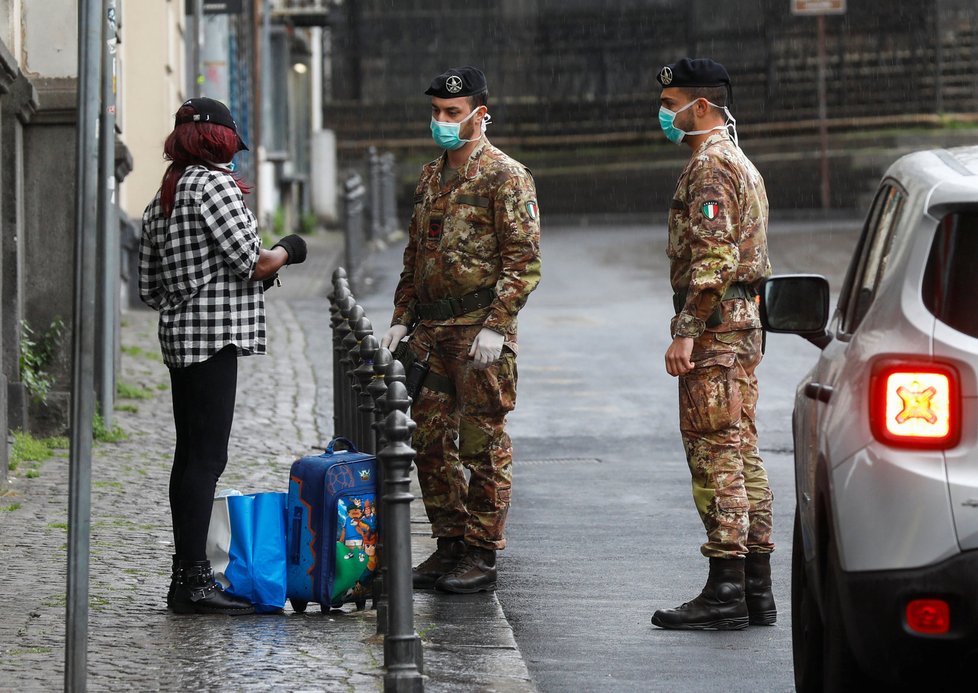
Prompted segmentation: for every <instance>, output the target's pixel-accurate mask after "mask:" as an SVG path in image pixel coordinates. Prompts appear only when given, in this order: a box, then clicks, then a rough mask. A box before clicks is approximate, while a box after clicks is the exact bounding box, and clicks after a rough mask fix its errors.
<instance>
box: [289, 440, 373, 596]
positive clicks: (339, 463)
mask: <svg viewBox="0 0 978 693" xmlns="http://www.w3.org/2000/svg"><path fill="white" fill-rule="evenodd" d="M337 443H343V444H345V445H346V446H347V447H348V448H349V449H348V450H342V451H341V450H335V449H334V448H335V445H336V444H337ZM376 479H377V460H376V458H375V457H374V456H373V455H368V454H365V453H361V452H357V449H356V448H355V447H354V445H353V443H351V442H350V441H348V440H347V439H345V438H334V439H333V440H332V441H330V443H329V445H328V446H327V447H326V452H324V453H323V454H322V455H314V456H309V457H303V458H302V459H300V460H297V461H295V462H293V463H292V471H291V474H290V475H289V499H288V515H287V520H286V523H287V526H286V531H287V534H288V544H287V565H286V572H287V578H288V580H287V582H288V585H287V588H286V595H287V596H288V598H289V602H290V603H291V604H292V609H293V610H294V611H296V612H297V613H302V612H303V611H305V609H306V606H307V605H308V604H309V602H318V603H319V604H320V605H321V606H322V609H323V610H324V611H328V610H329V609H330V608H331V607H339V606H342V605H343V604H345V603H347V602H354V603H355V604H356V606H357V608H358V609H363V608H364V606H366V603H367V596H368V594H370V593H371V592H372V590H373V587H372V585H371V582H372V581H373V577H374V574H375V573H376V570H377V481H376Z"/></svg>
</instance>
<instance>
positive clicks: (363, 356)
mask: <svg viewBox="0 0 978 693" xmlns="http://www.w3.org/2000/svg"><path fill="white" fill-rule="evenodd" d="M362 323H365V324H362ZM356 327H364V328H366V334H364V335H363V337H362V338H361V339H360V365H359V366H357V369H356V371H354V375H356V378H357V382H358V384H359V392H360V402H359V405H358V407H357V411H358V412H359V417H358V418H359V419H360V421H359V424H360V425H359V426H358V427H357V430H359V431H360V436H361V440H360V450H362V451H363V452H369V453H371V454H376V453H377V447H376V445H375V442H376V441H375V439H374V431H373V425H374V398H373V397H371V395H370V392H369V390H368V389H367V388H368V387H369V385H370V383H371V381H372V380H373V377H374V354H375V353H376V352H377V348H378V347H379V346H380V344H379V342H378V341H377V338H376V337H374V334H373V329H372V328H371V326H370V321H369V320H367V319H366V318H364V319H363V320H361V321H360V323H358V324H357V326H356ZM357 336H359V332H358V334H357Z"/></svg>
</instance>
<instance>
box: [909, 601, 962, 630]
mask: <svg viewBox="0 0 978 693" xmlns="http://www.w3.org/2000/svg"><path fill="white" fill-rule="evenodd" d="M907 627H908V628H910V630H912V631H913V632H914V633H920V634H921V635H941V634H942V633H947V632H948V631H949V630H951V608H950V607H949V606H948V604H947V602H946V601H944V600H943V599H914V600H913V601H911V602H908V603H907Z"/></svg>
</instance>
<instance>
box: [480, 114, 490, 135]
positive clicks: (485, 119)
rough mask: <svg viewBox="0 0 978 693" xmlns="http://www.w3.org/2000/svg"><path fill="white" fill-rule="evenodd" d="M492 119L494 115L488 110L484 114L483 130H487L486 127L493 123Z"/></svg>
mask: <svg viewBox="0 0 978 693" xmlns="http://www.w3.org/2000/svg"><path fill="white" fill-rule="evenodd" d="M491 120H492V115H491V114H490V113H489V111H486V114H485V115H484V116H482V132H485V131H486V128H487V127H488V126H490V125H492V123H491V122H490V121H491Z"/></svg>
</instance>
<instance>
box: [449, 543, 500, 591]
mask: <svg viewBox="0 0 978 693" xmlns="http://www.w3.org/2000/svg"><path fill="white" fill-rule="evenodd" d="M435 589H439V590H441V591H442V592H454V593H455V594H472V593H474V592H492V591H493V590H495V589H496V552H495V551H493V550H492V549H481V548H479V547H477V546H469V547H468V548H467V549H466V551H465V555H464V556H462V560H460V561H459V562H458V565H457V566H455V567H454V568H453V569H452V570H451V571H450V572H448V573H446V574H445V575H443V576H441V577H440V578H439V579H438V582H436V583H435Z"/></svg>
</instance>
